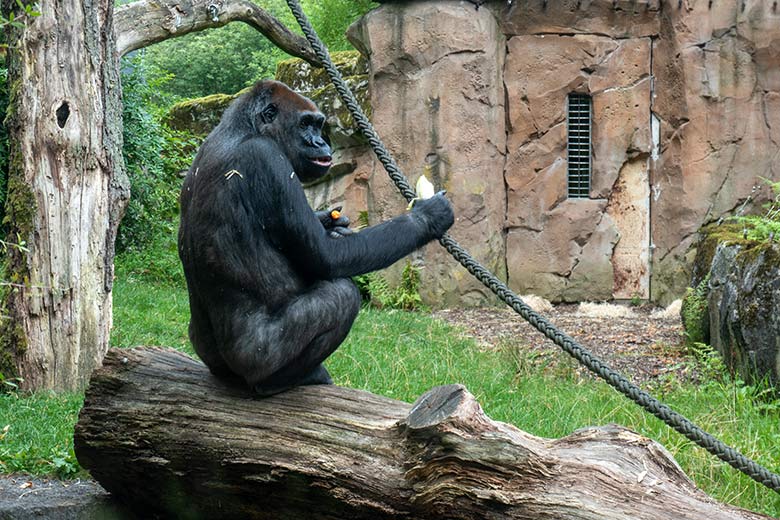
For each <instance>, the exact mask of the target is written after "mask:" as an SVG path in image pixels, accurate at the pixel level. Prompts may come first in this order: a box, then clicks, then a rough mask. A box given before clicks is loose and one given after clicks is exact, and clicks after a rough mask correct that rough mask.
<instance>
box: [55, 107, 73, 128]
mask: <svg viewBox="0 0 780 520" xmlns="http://www.w3.org/2000/svg"><path fill="white" fill-rule="evenodd" d="M69 117H70V106H69V105H68V102H67V101H63V102H62V104H61V105H60V107H59V108H58V109H57V126H59V127H60V128H65V123H67V122H68V118H69Z"/></svg>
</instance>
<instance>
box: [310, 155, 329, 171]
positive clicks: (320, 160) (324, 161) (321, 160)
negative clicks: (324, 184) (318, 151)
mask: <svg viewBox="0 0 780 520" xmlns="http://www.w3.org/2000/svg"><path fill="white" fill-rule="evenodd" d="M309 160H310V161H311V162H313V163H314V164H316V165H317V166H320V167H322V168H330V165H331V164H332V163H333V158H332V157H331V156H330V155H324V156H322V157H313V158H311V159H309Z"/></svg>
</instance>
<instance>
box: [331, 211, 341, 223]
mask: <svg viewBox="0 0 780 520" xmlns="http://www.w3.org/2000/svg"><path fill="white" fill-rule="evenodd" d="M330 218H332V219H333V220H338V219H339V218H341V212H340V211H339V210H337V209H334V210H333V211H331V212H330Z"/></svg>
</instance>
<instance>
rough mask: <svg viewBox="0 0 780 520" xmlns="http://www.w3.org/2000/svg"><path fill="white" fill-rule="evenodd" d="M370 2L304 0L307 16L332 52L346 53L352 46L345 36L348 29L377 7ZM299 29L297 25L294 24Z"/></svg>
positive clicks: (303, 5)
mask: <svg viewBox="0 0 780 520" xmlns="http://www.w3.org/2000/svg"><path fill="white" fill-rule="evenodd" d="M377 5H378V4H377V3H376V2H371V1H368V0H324V1H323V0H303V1H302V2H301V7H303V10H304V12H305V13H306V16H307V17H308V18H309V21H310V22H311V25H312V27H314V29H315V30H316V31H317V34H318V35H319V37H320V39H321V40H322V42H323V43H324V44H325V45H327V46H328V49H329V50H330V51H345V50H350V49H352V48H353V47H352V45H351V44H350V43H349V41H347V38H346V36H345V34H346V32H347V28H348V27H349V26H350V25H351V24H352V23H353V22H354V21H355V20H357V19H358V18H360V17H361V16H363V15H364V14H366V13H367V12H368V11H370V10H371V9H373V8H374V7H376V6H377ZM293 24H294V25H295V27H296V28H297V23H296V22H293Z"/></svg>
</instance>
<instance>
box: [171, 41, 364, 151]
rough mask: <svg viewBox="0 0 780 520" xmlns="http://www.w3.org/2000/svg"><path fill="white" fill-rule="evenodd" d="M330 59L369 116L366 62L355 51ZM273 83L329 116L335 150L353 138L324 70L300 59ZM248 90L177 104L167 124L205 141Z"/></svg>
mask: <svg viewBox="0 0 780 520" xmlns="http://www.w3.org/2000/svg"><path fill="white" fill-rule="evenodd" d="M331 58H332V59H333V62H334V64H335V65H336V68H338V69H339V72H341V75H342V76H343V77H344V79H345V81H346V82H347V84H348V85H349V88H350V89H351V90H352V92H354V94H355V97H356V98H357V100H358V103H360V106H361V108H362V109H363V111H364V112H365V113H366V115H369V116H370V114H371V107H370V104H369V99H368V62H367V61H366V59H365V58H364V57H363V56H362V55H361V54H360V53H359V52H357V51H343V52H335V53H333V55H332V56H331ZM276 80H277V81H281V82H283V83H285V84H287V85H288V86H289V87H290V88H292V89H293V90H295V91H296V92H300V93H301V94H303V95H304V96H306V97H308V98H310V99H311V100H312V101H314V103H316V104H317V106H318V107H319V108H320V110H321V111H322V112H323V113H324V114H326V115H327V116H328V131H329V133H330V137H331V139H332V140H333V141H334V144H335V145H336V146H339V145H341V146H344V145H345V144H348V143H349V142H350V141H353V139H354V138H356V132H355V130H354V129H353V123H352V117H351V116H350V114H349V111H348V110H347V108H346V106H344V104H343V103H342V102H341V99H340V98H339V96H338V93H337V92H336V89H335V88H334V87H333V85H332V84H331V82H330V78H329V77H328V74H327V73H326V72H325V70H324V69H319V68H315V67H312V66H311V65H310V64H309V63H307V62H305V61H303V60H301V59H299V58H291V59H289V60H284V61H282V62H280V63H279V65H278V66H277V69H276ZM248 90H249V87H247V88H245V89H243V90H241V91H240V92H237V93H236V94H232V95H229V94H213V95H211V96H206V97H202V98H197V99H188V100H186V101H182V102H181V103H177V104H175V105H174V106H173V107H171V109H170V111H169V112H168V115H167V116H166V118H165V119H166V123H167V124H168V125H170V127H171V128H173V129H175V130H183V131H188V132H191V133H193V134H195V135H197V136H200V137H205V136H206V135H207V134H208V133H209V132H211V130H212V129H213V128H214V127H215V126H217V124H218V123H219V120H220V119H221V118H222V114H223V113H224V111H225V110H226V109H227V107H228V106H230V104H231V103H232V102H233V100H235V99H236V98H237V97H238V96H240V95H241V94H243V93H245V92H247V91H248ZM349 144H351V143H349Z"/></svg>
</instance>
